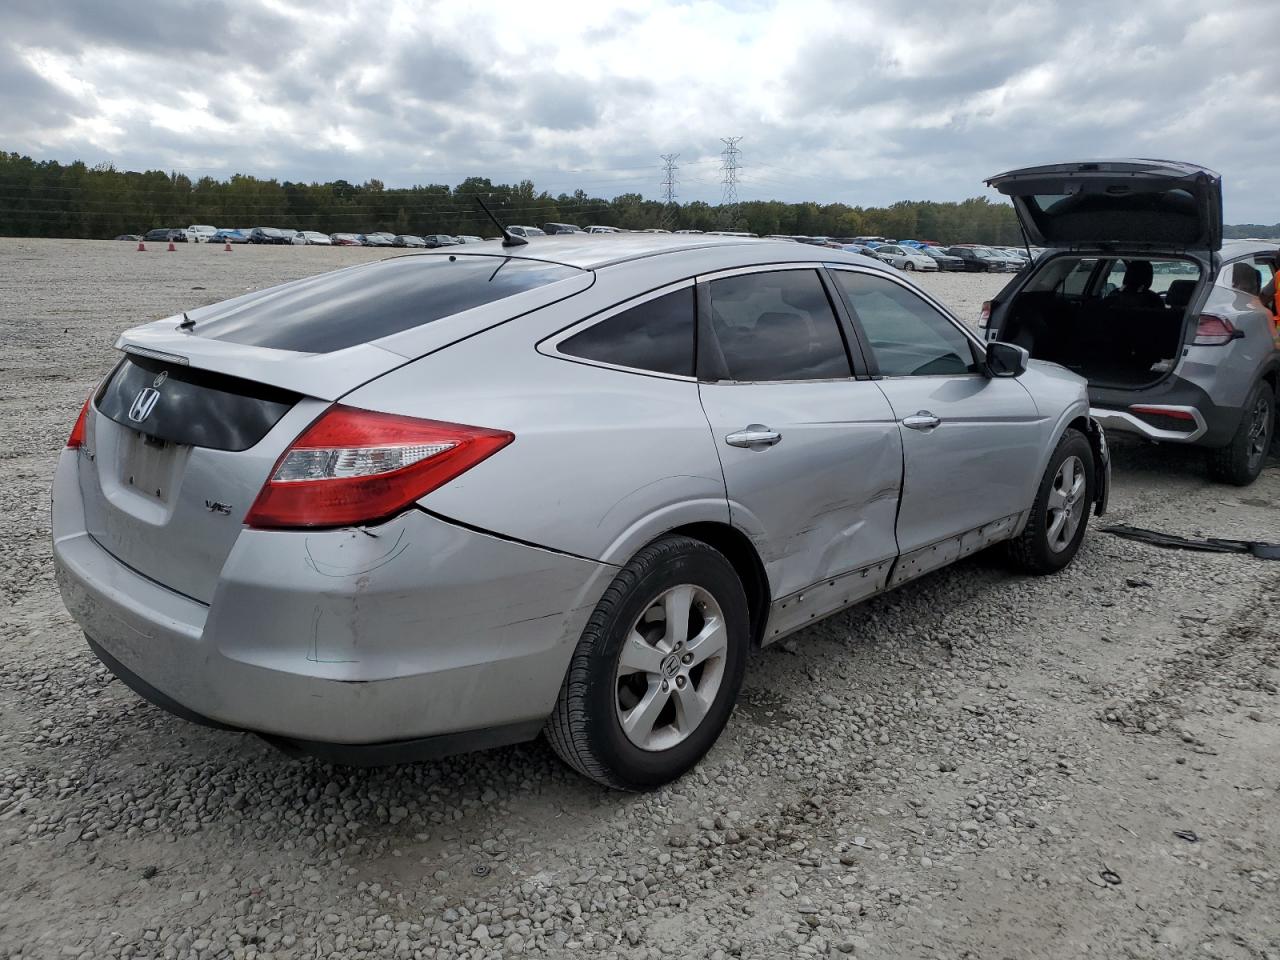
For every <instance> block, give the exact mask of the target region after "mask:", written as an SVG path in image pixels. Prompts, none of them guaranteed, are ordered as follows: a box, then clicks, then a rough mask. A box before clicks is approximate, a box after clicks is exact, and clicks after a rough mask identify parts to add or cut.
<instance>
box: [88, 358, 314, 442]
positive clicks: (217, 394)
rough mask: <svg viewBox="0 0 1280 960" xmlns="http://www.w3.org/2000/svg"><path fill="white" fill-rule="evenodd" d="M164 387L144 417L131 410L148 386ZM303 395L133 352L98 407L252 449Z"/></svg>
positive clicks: (172, 433)
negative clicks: (137, 354) (140, 355)
mask: <svg viewBox="0 0 1280 960" xmlns="http://www.w3.org/2000/svg"><path fill="white" fill-rule="evenodd" d="M146 390H153V391H156V392H157V393H158V396H156V397H155V398H154V402H153V404H152V406H151V409H150V411H149V412H148V413H147V414H146V415H145V416H144V417H143V418H142V419H141V420H139V421H134V420H133V419H131V418H130V416H129V413H130V411H131V410H132V409H133V406H134V404H135V403H136V402H137V401H138V400H139V398H140V397H141V395H142V393H143V391H146ZM297 402H298V395H297V394H294V393H289V392H288V391H286V390H277V389H275V388H274V387H267V386H263V385H262V384H260V383H251V382H250V381H248V380H240V379H238V378H236V377H228V376H223V375H222V374H218V373H208V372H206V371H204V370H193V369H191V368H190V367H184V366H180V365H177V364H169V363H165V362H163V361H161V360H153V359H151V358H150V357H137V356H131V357H129V358H128V359H127V360H125V361H124V362H123V363H121V364H120V365H119V366H118V367H117V368H116V370H115V372H114V373H113V374H112V375H111V377H110V378H109V379H108V381H107V383H106V385H105V386H104V387H103V388H102V390H101V392H100V393H99V394H98V397H97V400H96V405H97V408H98V412H99V413H101V414H102V415H103V416H105V417H109V418H111V419H112V420H114V421H115V422H116V423H118V424H120V425H122V426H125V427H128V428H129V429H130V430H137V431H139V432H141V433H145V434H147V435H148V436H152V437H159V438H160V439H162V440H169V441H171V442H173V443H186V444H191V445H192V446H195V447H211V448H212V449H214V450H247V449H249V447H251V446H253V445H254V444H255V443H257V442H258V441H259V440H261V439H262V438H263V437H264V436H266V434H267V431H268V430H270V429H271V428H272V427H274V426H275V425H276V424H277V423H278V422H279V421H280V418H281V417H283V416H284V415H285V414H286V413H288V412H289V410H290V409H291V408H292V407H293V405H294V404H295V403H297Z"/></svg>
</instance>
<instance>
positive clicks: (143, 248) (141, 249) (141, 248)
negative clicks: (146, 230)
mask: <svg viewBox="0 0 1280 960" xmlns="http://www.w3.org/2000/svg"><path fill="white" fill-rule="evenodd" d="M138 252H139V253H146V252H147V245H146V244H145V243H143V242H142V241H141V240H139V241H138Z"/></svg>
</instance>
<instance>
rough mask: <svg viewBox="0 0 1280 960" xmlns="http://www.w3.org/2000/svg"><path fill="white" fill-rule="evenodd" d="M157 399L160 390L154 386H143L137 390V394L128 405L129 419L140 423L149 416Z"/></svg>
mask: <svg viewBox="0 0 1280 960" xmlns="http://www.w3.org/2000/svg"><path fill="white" fill-rule="evenodd" d="M159 399H160V391H159V390H157V389H155V388H154V387H144V388H143V389H141V390H139V391H138V395H137V396H136V397H134V398H133V405H132V406H130V407H129V419H130V420H132V421H133V422H134V423H141V422H142V421H143V420H145V419H147V417H149V416H151V411H152V410H154V409H155V408H156V402H157V401H158V400H159Z"/></svg>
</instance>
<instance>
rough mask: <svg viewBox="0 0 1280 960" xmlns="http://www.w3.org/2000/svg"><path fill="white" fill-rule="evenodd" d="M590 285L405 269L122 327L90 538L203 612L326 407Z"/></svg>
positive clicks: (561, 274) (445, 268)
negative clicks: (285, 464) (249, 521)
mask: <svg viewBox="0 0 1280 960" xmlns="http://www.w3.org/2000/svg"><path fill="white" fill-rule="evenodd" d="M593 278H594V275H593V274H592V273H591V272H590V271H584V270H579V269H577V268H573V267H565V266H562V265H559V264H553V263H546V262H542V261H533V260H521V259H518V258H509V257H504V256H472V257H464V256H461V255H459V256H447V257H446V256H440V257H426V256H411V257H401V258H395V259H393V260H385V261H381V262H378V263H374V264H366V265H363V266H360V267H354V268H350V269H348V270H340V271H335V272H333V273H328V274H322V275H320V276H316V277H309V278H306V279H304V280H299V281H295V282H293V283H288V284H283V285H281V286H279V287H273V288H270V289H267V290H262V291H258V292H255V293H250V294H246V295H245V296H242V297H237V298H235V299H233V300H228V301H225V302H222V303H217V304H213V305H211V306H208V307H201V308H198V309H193V310H190V311H188V312H187V313H186V314H180V315H178V316H175V317H170V318H168V319H166V320H158V321H156V322H154V323H149V324H146V325H144V326H141V327H136V328H134V329H132V330H129V331H127V332H126V333H125V334H124V335H122V336H121V338H120V340H119V342H118V343H117V347H118V348H119V349H120V350H122V351H123V352H124V354H125V357H124V359H123V360H122V361H121V362H120V363H119V364H118V365H117V367H116V369H115V370H114V371H113V372H112V374H111V376H110V377H108V379H107V380H106V382H105V383H104V384H103V386H102V388H101V389H100V390H99V391H98V393H97V394H96V396H95V398H94V404H93V416H91V417H90V418H89V419H88V422H87V441H88V443H87V445H86V446H87V453H88V455H87V456H85V457H82V458H80V461H79V463H80V489H81V494H82V496H83V499H84V505H85V518H86V522H87V528H88V531H89V533H90V535H91V536H92V537H93V538H94V539H95V540H96V541H97V542H98V543H99V544H100V545H101V546H102V547H103V548H104V549H105V550H107V551H108V552H109V553H111V554H112V555H113V556H115V557H116V558H117V559H118V560H120V561H121V562H123V563H125V564H127V565H128V566H129V567H132V568H133V569H134V570H136V571H138V572H139V573H141V574H143V575H144V576H146V577H149V578H150V579H152V580H154V581H156V582H157V583H160V584H162V585H164V586H166V587H169V588H170V589H172V590H176V591H178V592H179V593H182V594H185V595H187V596H189V597H193V598H195V599H196V600H199V601H201V602H204V603H209V602H210V601H211V600H212V596H213V592H214V589H215V587H216V585H217V582H218V577H219V575H220V573H221V571H222V566H223V564H224V563H225V562H226V558H227V556H228V555H229V554H230V552H231V549H232V547H233V546H234V544H235V541H236V539H237V537H238V536H239V534H240V531H241V529H243V522H244V517H245V514H246V513H247V512H248V510H249V507H250V506H251V505H252V503H253V500H254V498H255V497H256V496H257V494H258V491H259V490H260V489H261V488H262V485H263V483H264V482H265V481H266V479H267V476H268V474H269V473H270V471H271V469H272V467H273V466H274V465H275V463H276V461H277V459H278V458H279V457H280V455H281V454H282V453H283V452H284V450H285V448H286V447H287V446H288V445H289V443H290V442H291V441H292V440H293V439H294V438H295V437H297V436H298V435H299V434H300V433H301V432H302V430H303V429H304V428H305V427H306V426H307V425H308V424H309V423H310V422H311V421H312V420H313V419H315V418H316V417H317V416H319V415H320V413H321V412H322V411H323V410H324V409H325V408H326V407H327V406H328V405H329V403H330V402H332V401H335V400H338V399H339V398H341V397H342V396H344V395H345V394H347V393H349V392H351V391H352V390H354V389H355V388H356V387H359V386H360V385H362V384H364V383H367V382H368V381H370V380H373V379H375V378H377V377H379V376H381V375H383V374H385V373H387V372H389V371H391V370H393V369H395V368H397V367H399V366H401V365H403V364H404V363H405V362H406V361H407V360H408V359H411V358H415V357H419V356H422V355H423V354H425V353H427V352H430V351H432V350H436V349H440V348H441V347H443V346H446V345H448V344H449V343H452V342H454V341H456V340H458V339H461V338H463V337H466V336H469V335H471V334H474V333H476V332H478V331H480V330H483V329H485V328H487V327H489V326H492V325H494V324H495V323H501V322H503V321H504V320H508V319H511V318H512V317H518V316H519V315H521V314H522V313H524V312H527V311H529V310H534V309H538V308H539V307H541V306H545V305H546V304H548V303H552V302H555V301H556V300H558V299H562V298H564V297H567V296H572V295H573V294H575V293H577V292H579V291H581V290H583V289H585V288H586V287H589V286H590V285H591V282H592V280H593ZM375 341H376V342H375ZM422 389H424V390H429V389H430V385H429V384H424V385H422Z"/></svg>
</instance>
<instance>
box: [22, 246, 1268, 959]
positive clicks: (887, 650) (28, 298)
mask: <svg viewBox="0 0 1280 960" xmlns="http://www.w3.org/2000/svg"><path fill="white" fill-rule="evenodd" d="M160 250H162V248H157V249H156V250H153V252H150V253H148V254H146V255H144V254H140V253H135V252H134V249H133V246H132V245H130V244H125V243H108V242H92V241H15V240H0V338H2V343H3V346H2V348H0V366H2V367H3V383H4V385H5V388H4V390H3V392H2V394H0V404H2V406H0V410H2V415H0V432H2V435H3V444H0V470H2V471H3V474H2V475H3V483H2V484H0V524H2V526H0V529H2V531H3V534H2V535H3V543H4V545H5V549H4V550H3V553H2V554H0V594H2V597H3V605H2V606H0V644H2V646H0V868H2V869H0V956H5V957H24V958H30V957H76V956H80V957H86V958H88V957H93V958H97V957H166V958H200V960H204V958H212V957H237V958H242V957H243V958H249V957H275V958H303V957H306V958H314V957H330V956H333V957H364V956H370V957H373V956H376V957H397V958H405V957H471V958H480V957H512V956H521V955H531V956H553V957H558V956H574V955H580V956H592V957H597V956H599V957H666V956H671V957H714V958H720V957H739V956H740V957H751V958H756V957H759V958H773V957H793V956H822V955H852V956H854V957H883V958H889V957H895V958H896V957H913V958H914V957H937V958H952V957H974V958H1006V957H1019V958H1021V957H1074V956H1086V955H1087V956H1090V957H1106V958H1115V957H1181V956H1196V957H1220V958H1246V957H1252V958H1270V960H1278V958H1280V866H1278V865H1277V864H1278V863H1280V813H1278V812H1277V811H1278V809H1280V808H1278V800H1280V796H1278V795H1277V790H1278V789H1280V766H1278V765H1277V760H1276V758H1277V757H1280V702H1278V698H1277V691H1278V688H1277V683H1278V682H1280V669H1278V666H1280V664H1278V662H1277V661H1278V658H1280V644H1278V643H1277V623H1280V620H1278V619H1277V612H1278V610H1280V600H1278V599H1277V598H1278V597H1280V564H1269V563H1267V562H1264V561H1258V560H1254V559H1251V558H1241V557H1236V556H1222V555H1211V554H1193V553H1186V552H1176V551H1162V550H1156V549H1152V548H1148V547H1144V546H1142V545H1139V544H1135V543H1130V542H1127V541H1122V540H1119V539H1116V538H1113V537H1109V536H1107V535H1105V534H1099V533H1096V532H1095V533H1093V534H1091V536H1090V537H1089V538H1088V539H1087V540H1086V543H1085V547H1084V549H1083V551H1082V553H1081V554H1080V556H1079V558H1078V560H1077V562H1076V563H1075V564H1074V565H1073V566H1072V567H1071V568H1070V569H1069V570H1068V571H1066V572H1065V573H1063V574H1061V575H1059V576H1056V577H1052V578H1048V579H1037V580H1032V579H1022V578H1018V577H1015V576H1013V575H1011V574H1010V573H1008V572H1007V571H1006V570H1005V569H1004V567H1003V566H1002V565H1001V563H1000V560H999V558H998V557H997V556H989V555H980V556H977V557H974V558H972V559H970V560H968V561H966V562H964V563H962V564H960V565H958V566H955V567H953V568H951V569H949V570H946V571H942V572H940V573H938V574H935V575H933V576H930V577H928V578H926V579H924V580H923V581H921V582H918V583H916V584H914V585H912V586H910V587H908V588H906V589H905V590H903V591H900V592H896V593H891V594H889V595H887V596H885V597H882V598H880V599H878V600H876V601H873V602H870V603H868V604H865V605H863V606H860V607H857V608H855V609H853V610H851V611H849V612H847V613H845V614H842V615H839V616H836V617H833V618H831V619H829V620H827V621H825V622H823V623H820V624H818V625H817V626H815V627H813V628H811V629H809V630H807V631H805V632H804V633H802V634H798V635H796V636H795V637H794V638H793V639H792V640H790V641H788V642H786V643H784V644H781V645H778V646H774V647H770V648H768V649H767V650H765V651H764V652H763V653H762V654H760V655H759V656H758V657H756V658H755V660H754V661H753V663H752V666H751V667H750V669H749V672H748V677H747V683H746V687H745V690H744V693H743V697H742V701H741V704H740V707H739V709H738V711H737V713H736V714H735V716H734V718H733V720H732V721H731V723H730V726H729V729H728V730H727V732H726V734H725V736H724V738H723V739H722V741H721V743H720V744H719V745H718V746H717V748H716V749H715V750H714V751H713V752H712V753H711V755H710V756H709V757H708V758H707V759H706V761H705V762H704V763H703V764H702V766H701V767H700V768H699V769H698V770H697V771H695V772H694V773H693V774H691V775H690V776H688V777H686V778H685V779H684V780H682V781H681V782H679V783H678V784H676V785H675V786H673V787H671V788H669V789H665V790H661V791H658V792H656V793H653V794H651V795H647V796H629V795H620V794H615V793H609V792H605V791H603V790H601V789H598V788H596V787H594V786H592V785H591V784H588V783H586V782H585V781H583V780H581V779H579V778H577V777H576V776H574V775H572V774H570V773H569V772H567V771H566V770H565V769H564V768H562V767H561V766H560V765H559V764H558V763H557V762H556V761H555V760H554V758H553V757H552V756H551V753H550V751H549V750H548V749H547V748H546V747H545V745H543V744H541V743H534V744H528V745H524V746H521V747H516V748H510V749H504V750H498V751H494V752H490V753H486V754H476V755H471V756H464V757H459V758H454V759H451V760H448V761H445V762H441V763H429V764H418V765H414V766H409V767H402V768H397V769H380V770H348V769H335V768H332V767H327V766H324V765H322V764H319V763H316V762H312V761H292V760H288V759H286V758H284V757H283V756H281V755H279V754H277V753H275V752H274V751H273V750H271V749H270V748H268V747H267V746H265V745H264V744H262V743H261V742H259V741H258V740H256V739H255V738H253V737H249V736H240V735H236V734H229V733H224V732H216V731H211V730H206V729H204V728H200V727H196V726H191V725H188V724H185V723H183V722H181V721H178V720H175V719H172V718H171V717H169V716H168V715H166V714H164V713H162V712H161V711H159V710H158V709H156V708H153V707H151V706H149V705H148V704H146V703H143V702H142V701H140V700H139V699H138V698H137V697H135V696H134V695H133V694H132V693H130V692H129V691H128V690H127V689H126V688H124V687H123V686H122V685H121V684H120V683H119V682H116V681H114V680H112V679H111V678H110V676H109V675H108V674H107V673H106V671H105V670H104V669H103V668H102V667H100V666H99V665H98V664H97V661H96V660H95V659H94V658H93V657H92V656H91V655H90V653H89V652H88V650H87V648H86V647H85V645H84V642H83V640H82V638H81V636H80V635H79V633H78V632H77V630H76V628H75V626H74V624H73V623H72V621H71V619H70V618H69V617H68V616H67V614H66V613H65V612H64V611H63V609H62V606H61V603H60V602H59V599H58V596H57V591H56V588H55V586H54V581H53V575H52V570H51V564H50V559H49V543H48V537H49V523H48V491H49V479H50V475H51V473H52V469H53V465H54V462H55V457H56V455H57V452H58V450H59V448H60V447H61V446H62V444H63V442H64V441H65V437H66V434H67V432H68V430H69V429H70V426H71V421H72V420H73V419H74V417H75V413H76V410H77V409H78V407H79V405H80V404H81V402H82V401H83V399H84V397H85V395H86V394H87V392H88V391H89V390H90V389H91V387H92V385H93V383H94V382H95V381H96V379H97V378H98V377H100V376H101V375H102V374H103V373H104V372H105V371H106V370H107V368H108V366H109V364H110V362H111V354H112V351H111V350H110V345H111V342H112V340H113V338H114V337H115V335H116V334H117V333H118V332H119V331H121V330H123V329H124V328H126V327H128V326H131V325H133V324H135V323H138V322H141V321H144V320H149V319H153V318H155V317H159V316H163V315H167V314H170V313H172V312H174V311H176V310H179V309H181V308H183V307H189V306H192V305H195V304H201V303H208V302H212V301H215V300H219V299H222V298H225V297H227V296H231V295H233V294H236V293H238V292H241V291H243V290H246V289H250V288H254V287H258V286H262V285H266V284H268V283H271V282H276V281H281V280H285V279H290V278H293V277H298V276H302V275H305V274H309V273H314V272H318V271H321V270H324V269H327V268H328V267H329V266H331V265H336V264H345V263H351V262H354V261H357V260H365V259H373V258H376V257H378V256H379V255H380V254H379V253H378V252H377V251H367V250H359V249H323V248H275V247H263V248H247V247H237V248H235V250H234V252H232V253H224V252H222V250H221V248H216V247H215V248H208V247H195V246H192V247H187V246H180V248H179V252H177V253H164V252H160ZM922 279H923V281H924V284H925V286H927V287H928V288H930V289H931V290H933V291H935V292H936V293H937V294H938V295H939V296H940V297H942V299H944V300H945V301H948V302H949V303H951V304H952V305H953V306H954V307H955V308H956V309H957V310H958V311H959V312H960V314H961V315H962V316H964V317H966V318H971V317H973V316H974V315H975V313H976V310H977V305H978V303H979V302H980V301H981V300H982V299H984V298H985V297H987V296H990V295H991V293H993V292H994V291H995V290H996V289H998V287H999V286H1000V285H1001V281H1000V278H987V277H970V276H963V275H962V276H950V275H948V276H938V277H929V276H926V277H924V278H922ZM1115 479H1116V486H1115V491H1114V494H1113V501H1112V508H1113V515H1112V517H1110V518H1109V519H1112V520H1116V521H1121V522H1128V523H1134V524H1137V525H1142V526H1151V527H1157V528H1161V529H1165V530H1169V531H1171V532H1176V533H1184V534H1193V535H1194V534H1207V535H1221V536H1236V537H1243V538H1248V539H1262V540H1280V511H1278V510H1277V504H1278V503H1280V470H1277V468H1276V465H1275V464H1274V463H1273V465H1272V466H1271V467H1270V468H1269V469H1268V471H1267V472H1266V473H1264V475H1263V477H1262V478H1261V479H1260V480H1259V481H1258V483H1256V484H1255V485H1254V486H1253V487H1251V488H1248V489H1246V490H1238V489H1235V488H1228V487H1222V486H1214V485H1211V484H1210V483H1208V482H1207V480H1206V479H1205V477H1204V473H1203V470H1202V468H1201V466H1200V462H1199V460H1198V458H1196V457H1195V456H1192V455H1189V454H1188V453H1185V452H1182V453H1179V452H1178V451H1169V450H1162V449H1154V448H1138V447H1121V448H1119V449H1118V450H1117V452H1116V476H1115ZM1177 831H1192V832H1190V833H1184V834H1183V835H1182V836H1179V835H1178V833H1177Z"/></svg>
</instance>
